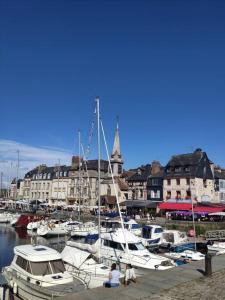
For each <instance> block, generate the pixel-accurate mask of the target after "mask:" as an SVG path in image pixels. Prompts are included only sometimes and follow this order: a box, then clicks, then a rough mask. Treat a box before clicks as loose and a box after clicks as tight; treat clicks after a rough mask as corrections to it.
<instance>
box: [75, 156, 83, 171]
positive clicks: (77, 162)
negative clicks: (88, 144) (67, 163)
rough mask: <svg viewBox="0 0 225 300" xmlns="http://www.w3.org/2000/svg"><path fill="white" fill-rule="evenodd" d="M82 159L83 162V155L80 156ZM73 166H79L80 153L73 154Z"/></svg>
mask: <svg viewBox="0 0 225 300" xmlns="http://www.w3.org/2000/svg"><path fill="white" fill-rule="evenodd" d="M80 161H81V163H82V161H83V158H82V157H80ZM72 167H73V168H79V156H78V155H76V156H72Z"/></svg>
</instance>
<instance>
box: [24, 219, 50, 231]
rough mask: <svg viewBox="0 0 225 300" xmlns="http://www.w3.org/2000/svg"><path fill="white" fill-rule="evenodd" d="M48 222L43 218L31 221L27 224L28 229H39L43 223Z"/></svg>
mask: <svg viewBox="0 0 225 300" xmlns="http://www.w3.org/2000/svg"><path fill="white" fill-rule="evenodd" d="M45 224H46V222H45V221H43V220H39V221H34V222H30V223H28V224H27V230H37V229H38V228H39V227H40V226H41V225H45Z"/></svg>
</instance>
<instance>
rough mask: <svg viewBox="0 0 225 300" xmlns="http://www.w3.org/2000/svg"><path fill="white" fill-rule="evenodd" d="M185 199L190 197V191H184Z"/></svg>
mask: <svg viewBox="0 0 225 300" xmlns="http://www.w3.org/2000/svg"><path fill="white" fill-rule="evenodd" d="M186 199H191V191H186Z"/></svg>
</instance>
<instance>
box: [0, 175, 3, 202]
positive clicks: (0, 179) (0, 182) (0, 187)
mask: <svg viewBox="0 0 225 300" xmlns="http://www.w3.org/2000/svg"><path fill="white" fill-rule="evenodd" d="M2 178H3V172H0V198H1V197H2Z"/></svg>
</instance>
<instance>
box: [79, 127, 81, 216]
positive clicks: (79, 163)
mask: <svg viewBox="0 0 225 300" xmlns="http://www.w3.org/2000/svg"><path fill="white" fill-rule="evenodd" d="M78 143H79V160H78V163H79V168H78V172H79V173H78V176H79V177H78V192H79V196H78V197H79V199H78V219H79V221H80V203H81V159H80V154H81V153H80V152H81V151H80V130H78Z"/></svg>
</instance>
